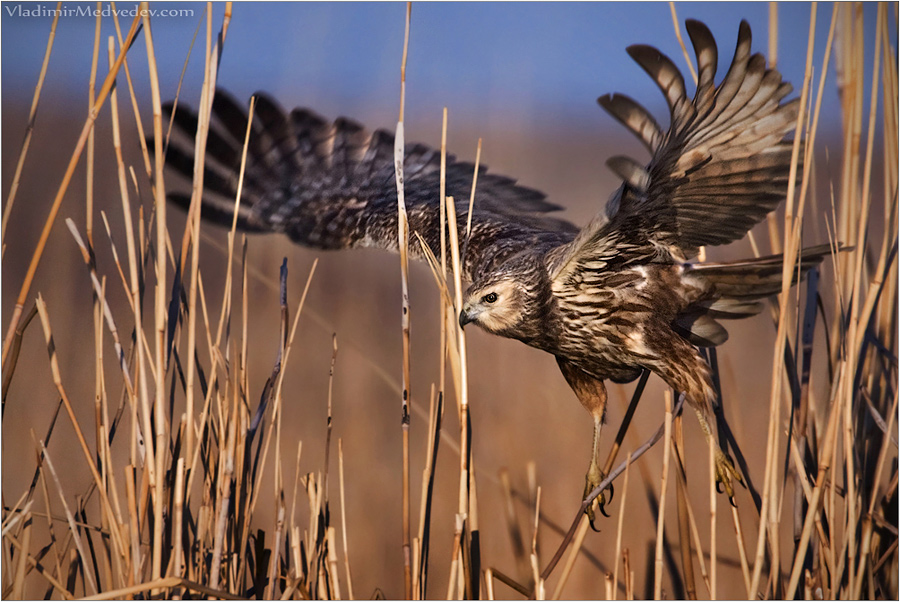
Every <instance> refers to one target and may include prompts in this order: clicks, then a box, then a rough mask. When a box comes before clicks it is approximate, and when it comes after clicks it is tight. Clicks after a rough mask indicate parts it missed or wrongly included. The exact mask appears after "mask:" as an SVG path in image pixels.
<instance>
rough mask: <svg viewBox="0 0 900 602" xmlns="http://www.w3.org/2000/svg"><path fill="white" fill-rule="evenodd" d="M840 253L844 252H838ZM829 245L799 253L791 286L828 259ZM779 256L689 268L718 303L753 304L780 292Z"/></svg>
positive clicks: (781, 264) (780, 263)
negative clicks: (717, 299) (705, 283)
mask: <svg viewBox="0 0 900 602" xmlns="http://www.w3.org/2000/svg"><path fill="white" fill-rule="evenodd" d="M839 250H843V249H839ZM832 251H833V249H832V247H831V245H828V244H824V245H817V246H815V247H809V248H806V249H803V250H802V251H801V253H800V262H799V273H798V271H797V270H796V269H795V270H794V272H793V279H792V281H791V285H794V284H797V282H798V281H800V280H802V279H803V277H804V276H806V273H807V272H808V271H809V270H811V269H812V268H814V267H816V266H817V265H819V264H820V263H822V260H823V259H824V258H825V256H827V255H830V254H831V253H832ZM783 263H784V259H783V256H782V255H769V256H766V257H759V258H757V259H747V260H743V261H734V262H727V263H701V264H695V265H693V266H691V271H692V272H693V273H694V274H696V275H697V276H698V277H699V278H700V279H702V280H705V281H706V282H709V283H710V284H712V285H713V286H714V287H715V291H716V293H717V294H718V296H719V297H720V298H721V299H732V300H740V301H753V300H755V299H762V298H764V297H768V296H770V295H774V294H776V293H779V292H781V281H782V266H783Z"/></svg>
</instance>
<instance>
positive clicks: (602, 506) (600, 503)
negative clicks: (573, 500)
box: [582, 464, 615, 532]
mask: <svg viewBox="0 0 900 602" xmlns="http://www.w3.org/2000/svg"><path fill="white" fill-rule="evenodd" d="M605 478H606V475H605V474H603V472H602V471H601V470H600V469H599V467H597V466H596V465H595V464H591V467H590V468H589V469H588V472H587V475H585V479H584V496H582V499H585V500H586V499H587V498H588V496H589V495H590V494H591V492H592V491H594V489H596V488H597V486H598V485H600V483H602V482H603V480H604V479H605ZM607 492H609V497H607V495H606V494H607ZM614 493H615V490H614V489H613V486H612V483H610V484H609V485H608V486H607V487H606V488H605V489H604V490H603V491H601V492H600V495H598V496H597V497H596V498H594V501H593V502H591V503H590V504H589V505H588V507H587V509H586V510H585V514H587V516H588V520H589V521H590V523H591V529H593V530H594V531H598V532H599V531H600V529H598V528H597V527H596V526H595V525H594V519H595V518H596V515H595V514H594V506H595V504H596V506H597V508H598V509H599V510H600V514H602V515H603V516H605V517H606V518H609V514H608V513H607V512H606V504H608V503H609V502H611V501H612V498H613V494H614Z"/></svg>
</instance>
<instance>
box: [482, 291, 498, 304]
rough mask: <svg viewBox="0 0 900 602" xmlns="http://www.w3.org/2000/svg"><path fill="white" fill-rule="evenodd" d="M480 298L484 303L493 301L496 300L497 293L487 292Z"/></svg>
mask: <svg viewBox="0 0 900 602" xmlns="http://www.w3.org/2000/svg"><path fill="white" fill-rule="evenodd" d="M481 300H482V301H484V302H485V303H494V302H496V301H497V293H488V294H486V295H485V296H484V297H482V298H481Z"/></svg>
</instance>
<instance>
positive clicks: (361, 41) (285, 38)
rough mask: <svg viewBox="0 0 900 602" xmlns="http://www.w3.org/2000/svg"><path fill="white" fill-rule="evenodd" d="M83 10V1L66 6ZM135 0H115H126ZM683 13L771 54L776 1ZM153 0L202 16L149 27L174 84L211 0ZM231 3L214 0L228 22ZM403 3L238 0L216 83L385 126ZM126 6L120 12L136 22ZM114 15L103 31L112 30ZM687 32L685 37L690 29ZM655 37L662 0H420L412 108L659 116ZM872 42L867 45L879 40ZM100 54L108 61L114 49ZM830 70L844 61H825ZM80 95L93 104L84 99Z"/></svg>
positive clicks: (60, 50)
mask: <svg viewBox="0 0 900 602" xmlns="http://www.w3.org/2000/svg"><path fill="white" fill-rule="evenodd" d="M64 6H65V7H66V8H67V9H71V10H72V11H73V12H74V10H75V9H77V8H78V7H87V6H91V7H93V6H94V5H93V4H87V3H74V2H67V3H64ZM133 6H134V5H133V4H128V3H119V4H118V5H117V8H119V9H120V10H122V9H131V8H132V7H133ZM831 6H832V5H831V4H830V3H822V4H820V5H819V9H818V15H819V16H818V26H817V32H818V37H817V46H816V57H817V62H818V65H820V64H821V55H822V53H823V51H824V43H825V39H826V37H827V33H828V24H829V20H830V16H831ZM17 7H21V9H22V10H28V9H30V10H34V8H37V7H43V8H44V9H48V8H52V7H54V3H52V2H44V3H27V2H3V10H2V18H0V26H2V33H3V35H2V38H0V41H2V97H3V101H4V103H7V102H11V101H16V102H29V101H30V98H31V94H32V91H33V88H34V84H35V82H36V80H37V74H38V72H39V70H40V64H41V60H42V59H43V53H44V47H45V44H46V39H47V35H48V32H49V26H50V21H51V18H50V17H49V16H36V17H25V16H21V14H22V13H21V11H20V10H19V9H18V8H17ZM676 7H677V10H678V14H679V18H680V19H681V20H682V22H683V20H684V19H685V18H687V17H693V18H698V19H701V20H703V21H704V22H706V23H707V25H708V26H709V27H710V28H711V30H712V31H713V33H714V34H715V36H716V38H717V40H718V42H719V48H720V53H719V54H720V75H721V73H724V71H725V69H727V65H728V62H729V61H730V58H731V52H732V51H733V48H734V41H735V36H736V33H737V27H738V23H739V22H740V19H741V18H745V19H747V20H748V21H749V23H750V25H751V27H752V28H753V33H754V43H753V46H754V51H766V48H767V36H768V4H766V3H736V2H711V3H694V2H691V3H680V4H676ZM151 8H154V9H172V8H177V9H182V10H185V9H186V10H193V16H184V17H165V18H162V17H161V18H157V19H155V20H154V21H153V34H154V38H155V42H156V51H157V55H158V61H159V65H160V72H161V85H162V88H163V96H164V97H171V96H173V95H174V93H175V87H176V85H177V82H178V78H179V76H180V73H181V69H182V65H183V63H184V59H185V56H186V55H187V52H188V47H189V45H190V40H191V38H192V36H193V34H194V31H195V29H196V27H197V24H198V22H200V21H201V15H202V11H203V9H204V8H205V4H203V3H156V4H154V3H151ZM223 10H224V4H221V3H216V4H215V8H214V16H215V18H214V28H215V30H216V31H218V29H219V27H220V25H221V16H222V13H223ZM778 11H779V18H780V42H779V67H780V68H781V70H782V72H783V73H784V75H785V78H786V79H788V80H790V81H792V82H793V83H794V84H795V88H796V89H797V90H798V91H799V88H800V84H801V83H802V74H803V68H804V61H805V56H806V40H807V31H808V26H809V14H810V4H808V3H805V2H786V3H781V4H779V5H778ZM404 12H405V4H404V3H394V2H383V3H315V2H299V3H293V2H253V3H250V2H236V3H235V5H234V11H233V19H232V22H231V27H230V29H229V31H228V37H227V40H226V45H225V52H224V55H223V62H222V67H221V71H220V79H219V82H220V85H221V86H223V87H225V88H228V89H230V90H231V91H233V92H234V93H235V94H236V95H237V96H238V97H239V98H241V97H246V96H249V94H251V93H252V92H254V91H257V90H266V91H269V92H271V93H272V94H274V95H275V96H276V97H278V98H280V99H281V100H282V102H283V103H284V104H285V105H308V106H312V107H314V108H316V110H318V111H319V112H321V113H323V114H324V115H326V116H329V117H335V116H337V115H339V114H345V115H348V116H351V117H352V116H362V117H365V118H369V119H371V115H373V114H374V115H376V117H375V118H376V119H378V120H379V121H381V122H382V123H379V124H377V125H385V124H390V123H391V121H392V120H394V119H395V113H396V110H397V106H398V96H399V84H398V81H399V63H400V55H401V50H402V43H403V27H404ZM865 13H866V14H865V16H866V22H867V38H868V39H874V37H873V36H872V35H869V34H870V33H871V32H872V31H874V13H875V11H874V5H866V6H865ZM94 25H95V21H94V19H93V18H91V17H85V16H69V17H62V18H60V22H59V27H58V31H57V38H56V44H55V47H54V51H53V55H52V57H51V62H50V69H49V72H48V78H47V84H46V92H45V94H46V98H47V99H48V101H53V100H56V101H59V102H61V103H62V106H70V107H72V108H73V109H75V110H78V111H83V106H85V105H86V102H87V81H88V75H89V72H90V60H91V51H92V43H93V31H94ZM127 25H128V18H127V17H123V18H122V26H123V27H124V28H126V29H127ZM113 31H114V30H113V29H112V23H111V20H110V19H108V18H107V19H105V20H104V23H103V36H104V38H103V39H104V50H105V38H106V36H107V35H109V34H111V33H113ZM204 35H205V34H204V33H203V31H202V30H201V34H200V36H199V38H198V44H197V46H196V47H195V50H194V54H193V56H192V59H191V63H190V65H189V69H188V77H187V79H186V84H185V86H186V87H185V92H184V94H185V98H186V99H188V101H189V102H190V101H192V100H194V101H195V99H196V98H197V96H198V94H199V82H200V79H201V71H200V70H201V67H202V60H203V51H202V45H201V44H202V40H203V38H204ZM685 40H686V42H687V43H689V42H688V41H687V36H686V34H685ZM635 43H648V44H653V45H656V46H658V47H659V48H660V49H661V50H663V52H665V53H666V54H668V55H669V56H671V57H672V58H673V59H674V60H675V61H676V63H677V64H679V65H680V66H682V67H683V66H684V59H683V57H682V55H681V52H680V50H679V48H678V46H677V42H676V38H675V35H674V31H673V27H672V19H671V14H670V11H669V6H668V4H667V3H637V2H623V3H616V2H612V3H587V2H579V3H543V2H534V3H517V2H486V3H478V2H466V3H455V2H440V3H417V4H414V5H413V13H412V30H411V36H410V54H409V67H408V73H407V81H408V84H407V106H408V110H409V112H410V115H411V118H414V117H415V116H416V115H418V114H420V112H422V113H427V114H428V115H429V116H431V115H433V114H437V115H439V111H440V109H441V107H443V106H448V107H450V111H451V115H454V116H457V117H460V116H462V117H467V116H476V115H477V116H480V117H481V118H485V119H488V118H490V119H494V120H500V121H503V120H508V121H509V122H510V123H511V124H513V126H514V124H515V123H518V122H521V121H523V120H524V121H527V122H533V123H540V124H543V125H546V126H548V127H555V126H557V125H558V127H579V125H578V124H581V123H584V122H585V120H586V119H595V118H596V115H597V114H598V113H599V111H598V109H597V106H596V104H595V100H596V98H597V97H598V96H599V95H601V94H604V93H607V92H613V91H619V92H625V93H628V94H629V95H631V96H633V97H635V98H637V99H640V100H641V101H642V102H643V103H646V104H647V105H648V106H649V107H650V108H651V109H653V110H654V111H655V112H656V114H657V115H659V117H660V119H661V121H663V122H664V121H665V120H664V116H663V115H662V114H660V112H661V111H662V112H664V111H665V109H664V106H665V105H664V104H663V101H662V96H661V95H660V94H659V92H658V90H657V89H656V87H655V86H654V85H653V83H652V82H651V80H650V79H649V78H647V77H646V76H645V75H644V74H643V72H642V71H641V70H640V69H639V68H638V67H637V66H636V65H635V64H634V63H633V62H632V61H631V59H630V58H629V57H628V55H627V54H626V53H625V47H626V46H628V45H630V44H635ZM869 52H870V53H871V49H870V50H869ZM130 60H131V65H132V69H133V70H134V72H135V74H136V75H137V76H136V78H135V79H136V81H137V85H138V93H139V94H140V95H141V96H142V97H143V98H147V99H148V100H149V92H148V90H149V89H148V87H147V84H146V59H145V51H144V41H143V39H140V40H138V43H137V44H136V46H135V48H134V49H133V55H132V58H131V59H130ZM102 64H105V61H103V63H102ZM830 77H831V79H832V83H833V80H834V78H833V73H831V74H830ZM79 95H80V96H81V98H83V99H84V100H83V101H80V100H79ZM837 107H838V101H837V94H836V93H835V92H834V90H833V89H832V90H831V91H830V93H829V94H826V106H825V108H826V114H836V111H837Z"/></svg>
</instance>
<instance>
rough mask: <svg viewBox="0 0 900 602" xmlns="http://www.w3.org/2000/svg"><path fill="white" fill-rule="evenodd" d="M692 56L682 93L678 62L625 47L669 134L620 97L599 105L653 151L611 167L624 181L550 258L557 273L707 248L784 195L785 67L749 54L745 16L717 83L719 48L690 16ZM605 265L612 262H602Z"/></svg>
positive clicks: (793, 107) (792, 111) (789, 122)
mask: <svg viewBox="0 0 900 602" xmlns="http://www.w3.org/2000/svg"><path fill="white" fill-rule="evenodd" d="M686 26H687V30H688V34H689V35H690V38H691V42H692V44H693V46H694V51H695V54H696V56H697V64H698V68H699V69H698V70H699V76H698V84H697V90H696V93H695V94H694V97H693V99H692V100H691V99H688V97H687V94H686V91H685V84H684V78H683V77H682V75H681V73H680V72H679V70H678V69H677V67H675V65H674V63H673V62H672V61H671V60H670V59H669V58H668V57H666V56H665V55H664V54H662V53H661V52H660V51H659V50H657V49H655V48H653V47H651V46H631V47H629V48H628V53H629V54H630V55H631V57H632V58H633V59H634V60H635V61H636V62H637V63H638V64H639V65H640V66H641V67H642V68H643V69H644V71H646V72H647V73H648V74H649V75H650V77H652V78H653V80H654V81H655V82H656V84H657V85H658V86H659V88H660V90H662V92H663V95H664V97H665V99H666V103H667V105H668V107H669V113H670V124H669V129H668V131H667V132H665V134H663V133H661V131H660V129H659V126H658V125H657V124H656V122H655V121H654V120H653V118H652V116H650V115H649V113H648V112H647V111H646V110H645V109H643V108H642V107H640V105H638V104H637V103H635V102H634V101H633V100H631V99H628V98H627V97H624V96H621V95H612V96H604V97H601V98H600V99H599V102H600V105H601V106H602V107H603V108H604V109H606V110H607V111H609V112H610V114H611V115H612V116H613V117H614V118H615V119H617V120H618V121H620V122H621V123H623V124H624V125H625V126H626V127H627V128H628V129H629V130H630V131H631V132H632V133H633V134H635V135H636V136H637V137H638V138H639V139H640V140H641V141H642V142H643V143H644V145H645V146H646V147H647V148H648V149H649V150H650V151H651V153H652V157H651V159H650V163H649V165H648V166H647V167H646V168H640V167H639V166H637V165H636V163H635V162H634V161H633V160H630V161H629V160H626V159H623V158H620V157H616V158H614V159H613V160H612V161H611V163H610V164H609V165H610V167H611V168H612V169H613V171H614V172H615V173H616V174H617V175H619V176H620V177H621V178H622V179H623V180H624V184H623V186H622V188H621V189H620V190H619V191H618V193H617V194H616V195H615V196H613V197H612V198H611V199H610V201H609V203H608V204H607V207H606V210H605V216H604V218H605V219H595V220H594V221H593V222H592V223H591V224H589V225H588V226H587V227H586V228H585V229H584V230H583V231H582V232H580V233H579V234H578V236H577V237H576V239H575V240H574V241H573V242H572V243H569V244H568V245H567V246H566V247H565V248H564V249H560V250H557V251H554V252H553V253H552V254H551V256H550V258H549V263H550V267H551V275H552V276H553V277H554V278H559V277H562V278H565V277H567V276H568V275H570V272H571V271H572V270H578V269H587V268H586V266H589V265H593V264H595V263H596V261H595V258H596V257H609V256H611V255H612V253H613V251H614V250H616V249H618V250H619V251H621V253H620V255H621V256H620V257H618V258H617V259H616V262H617V263H618V264H620V265H627V264H629V263H630V262H640V261H669V262H670V261H682V260H684V259H687V258H689V257H691V256H692V255H693V254H695V253H696V250H697V248H698V247H700V246H703V245H718V244H725V243H729V242H732V241H734V240H737V239H738V238H741V237H742V236H744V234H746V233H747V231H748V230H749V229H750V228H752V227H753V226H754V225H755V224H757V223H758V222H759V221H760V220H762V219H763V217H765V215H766V214H767V213H769V212H770V211H772V210H773V209H775V207H776V206H777V205H778V204H779V203H780V202H781V201H782V200H783V199H784V196H785V193H786V191H787V186H788V180H789V177H790V162H791V150H792V142H791V141H790V140H787V139H786V136H787V135H788V134H789V133H790V132H791V130H792V129H793V127H794V124H795V122H796V117H797V110H798V106H799V105H798V101H797V100H794V101H790V102H783V100H784V98H785V97H786V96H787V95H788V94H789V93H790V91H791V87H790V85H789V84H787V83H784V82H782V78H781V74H780V73H779V72H778V71H777V70H775V69H770V68H767V67H766V60H765V57H764V56H763V55H761V54H753V55H751V52H750V47H751V41H752V39H751V33H750V27H749V25H748V24H747V23H746V22H745V21H742V22H741V25H740V27H739V30H738V38H737V44H736V47H735V52H734V58H733V59H732V61H731V66H730V67H729V69H728V72H727V73H726V74H725V76H724V78H723V79H722V82H721V83H720V84H719V85H718V86H716V85H715V72H716V62H717V60H718V50H717V48H716V43H715V40H714V38H713V36H712V34H711V33H710V31H709V29H708V28H707V27H706V26H705V25H703V24H702V23H700V22H699V21H693V20H688V21H687V24H686ZM607 263H609V262H607Z"/></svg>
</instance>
